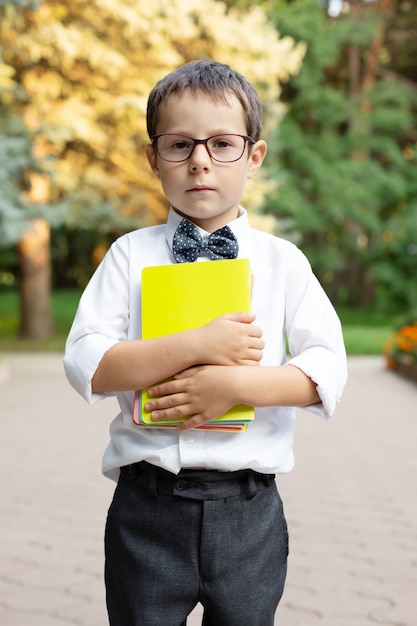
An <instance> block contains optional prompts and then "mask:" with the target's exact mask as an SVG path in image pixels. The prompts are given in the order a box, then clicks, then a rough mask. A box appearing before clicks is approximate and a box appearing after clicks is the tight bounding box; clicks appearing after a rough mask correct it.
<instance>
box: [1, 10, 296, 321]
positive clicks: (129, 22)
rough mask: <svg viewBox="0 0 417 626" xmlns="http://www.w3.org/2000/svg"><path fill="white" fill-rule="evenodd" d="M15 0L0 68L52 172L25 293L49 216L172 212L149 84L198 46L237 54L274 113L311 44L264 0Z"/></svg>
mask: <svg viewBox="0 0 417 626" xmlns="http://www.w3.org/2000/svg"><path fill="white" fill-rule="evenodd" d="M17 4H19V5H20V7H18V8H17V7H16V6H15V7H13V6H12V5H11V3H5V1H4V0H2V4H0V50H1V54H2V58H3V65H2V66H1V67H2V68H3V74H0V76H1V75H3V76H4V75H5V76H6V78H7V79H8V80H10V77H12V80H13V83H14V86H15V91H16V92H17V91H19V90H20V93H19V96H20V100H19V102H18V99H17V98H15V99H14V101H13V102H9V108H10V107H11V108H12V109H14V110H16V111H17V112H18V113H20V114H21V116H22V119H23V120H24V123H25V125H26V127H27V128H28V129H29V130H30V132H31V133H32V134H33V142H32V155H33V156H34V157H35V158H37V159H40V160H42V162H43V170H44V172H46V173H48V176H45V174H41V173H37V174H35V173H33V174H32V176H31V177H30V182H31V185H30V188H29V189H28V190H27V193H26V200H27V202H28V203H29V204H30V205H31V206H32V207H33V208H36V206H37V207H38V208H39V209H41V208H42V211H39V215H38V216H36V219H35V216H34V220H33V221H32V222H30V224H28V228H27V229H26V230H25V233H24V234H23V235H22V236H21V239H20V245H19V250H20V254H21V268H22V275H21V285H22V294H25V293H27V285H28V277H29V275H30V273H31V271H33V270H34V268H35V265H36V264H37V263H42V264H47V263H49V258H48V255H47V254H46V250H47V247H48V239H49V228H48V224H47V222H50V221H51V220H53V219H55V220H56V221H57V222H60V221H61V222H64V223H66V224H67V226H73V227H74V228H80V227H81V228H90V229H97V230H100V231H106V230H115V229H116V228H117V229H119V230H127V229H129V228H132V227H133V226H134V227H138V226H144V225H148V224H154V223H158V222H160V221H162V220H163V219H164V217H165V214H166V203H165V200H164V197H163V195H162V193H161V190H160V186H159V181H158V180H157V179H156V178H154V177H152V175H151V174H150V170H149V167H148V164H147V162H146V160H145V158H144V147H145V144H146V142H147V141H148V138H147V136H146V127H145V109H146V102H147V96H148V93H149V91H150V89H151V88H152V87H153V85H154V84H155V82H156V81H157V80H158V79H159V78H161V77H162V76H163V75H164V74H166V73H167V72H169V71H170V70H172V69H174V68H175V67H177V66H179V65H181V64H182V63H184V62H187V61H189V60H191V59H193V58H201V57H206V58H216V59H218V60H220V61H223V62H226V63H230V64H231V65H233V66H234V67H235V68H236V69H238V70H239V71H241V72H242V73H244V74H245V75H246V76H247V77H248V78H249V80H252V81H253V82H254V83H255V84H256V85H257V86H258V88H259V91H260V93H261V94H262V97H263V100H264V102H265V110H266V115H267V117H268V116H273V115H276V113H277V103H278V97H279V81H285V80H287V79H288V77H289V74H291V73H294V72H296V71H298V69H299V66H300V62H301V58H302V55H303V52H304V47H303V45H302V44H297V45H294V41H293V40H292V39H291V38H289V37H286V38H283V39H280V38H279V37H278V35H277V33H276V31H275V28H274V27H273V26H272V25H271V24H269V23H268V22H267V19H266V17H265V15H264V13H263V12H262V10H261V9H259V8H258V7H256V6H254V7H252V8H251V9H249V10H248V11H247V12H245V13H239V12H238V11H236V10H234V9H231V10H230V11H229V10H227V8H226V6H225V5H223V4H222V3H219V2H215V0H181V2H179V0H177V1H175V0H167V1H163V2H162V1H156V2H151V3H150V2H148V1H147V0H138V1H137V2H132V1H131V0H106V2H102V1H99V0H92V1H91V2H87V3H86V2H84V0H57V1H52V0H45V1H44V2H42V3H40V4H39V7H38V8H37V10H34V9H35V7H33V6H27V5H25V2H24V0H21V1H20V2H18V3H17ZM1 7H2V8H1ZM259 184H262V179H260V183H259V182H258V189H259ZM253 189H254V190H255V189H256V187H255V186H254V187H253ZM252 195H253V198H254V199H255V198H256V196H258V203H260V201H261V200H260V198H259V194H256V193H255V192H254V191H252ZM51 208H53V209H54V210H53V211H51V210H49V209H51ZM6 210H7V211H8V210H9V208H7V207H5V211H6ZM22 217H25V216H24V214H23V213H22ZM35 244H37V245H38V246H39V247H36V245H35ZM31 252H33V253H34V256H33V257H32V259H31V260H30V261H29V258H28V255H29V254H30V253H31ZM26 261H29V262H28V263H26ZM38 270H39V271H40V268H39V267H38ZM48 275H49V274H48V272H47V271H45V272H44V273H43V276H44V285H47V276H48ZM37 289H38V290H40V286H39V285H38V288H37ZM43 292H45V290H43ZM39 293H40V292H39ZM38 295H39V294H38ZM31 300H32V298H31ZM28 310H32V311H33V312H34V311H36V310H37V309H35V308H34V307H33V306H32V307H31V306H29V307H28ZM41 310H43V309H42V308H41Z"/></svg>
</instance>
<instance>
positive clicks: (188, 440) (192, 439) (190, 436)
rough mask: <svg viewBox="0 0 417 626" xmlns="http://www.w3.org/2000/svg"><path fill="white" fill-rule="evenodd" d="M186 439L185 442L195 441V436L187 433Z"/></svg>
mask: <svg viewBox="0 0 417 626" xmlns="http://www.w3.org/2000/svg"><path fill="white" fill-rule="evenodd" d="M184 441H185V443H194V437H193V436H192V435H185V437H184Z"/></svg>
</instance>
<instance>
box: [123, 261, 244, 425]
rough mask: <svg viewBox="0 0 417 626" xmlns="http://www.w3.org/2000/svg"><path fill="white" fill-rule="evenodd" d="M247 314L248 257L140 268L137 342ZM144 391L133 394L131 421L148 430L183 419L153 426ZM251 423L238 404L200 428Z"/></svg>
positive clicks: (154, 423)
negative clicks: (140, 335)
mask: <svg viewBox="0 0 417 626" xmlns="http://www.w3.org/2000/svg"><path fill="white" fill-rule="evenodd" d="M250 310H251V275H250V264H249V259H233V260H222V261H207V262H197V263H178V264H175V265H162V266H156V267H146V268H144V269H143V270H142V338H143V339H151V338H154V337H161V336H164V335H169V334H173V333H177V332H181V331H183V330H188V329H192V328H198V327H199V326H203V325H204V324H206V323H208V322H210V321H211V320H213V319H215V318H216V317H219V316H220V315H224V314H226V313H234V312H236V311H245V312H250ZM147 400H148V394H147V389H144V390H142V391H137V392H136V394H135V402H134V407H133V421H134V423H135V424H137V425H138V426H144V427H147V428H164V427H165V428H166V427H168V428H169V427H171V428H172V427H175V426H176V425H177V424H179V423H181V422H183V421H184V420H185V419H186V418H183V419H180V420H178V419H175V420H165V421H163V422H161V421H158V422H155V421H153V420H152V418H151V414H150V413H148V412H146V411H145V410H144V408H143V407H144V404H145V403H146V402H147ZM253 419H254V409H253V407H248V406H246V405H238V406H236V407H233V408H232V409H231V410H230V411H228V413H226V414H225V415H223V416H222V417H219V418H218V419H217V420H214V421H213V422H209V423H207V424H205V425H203V426H202V427H201V428H204V429H216V430H217V429H218V430H222V431H225V430H226V431H231V432H239V431H241V430H244V429H245V428H246V424H247V423H248V422H250V421H252V420H253Z"/></svg>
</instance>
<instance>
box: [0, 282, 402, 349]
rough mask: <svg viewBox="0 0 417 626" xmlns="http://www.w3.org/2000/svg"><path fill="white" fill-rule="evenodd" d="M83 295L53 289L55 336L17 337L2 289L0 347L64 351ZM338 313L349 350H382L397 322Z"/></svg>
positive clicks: (13, 295)
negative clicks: (37, 337) (47, 337)
mask: <svg viewBox="0 0 417 626" xmlns="http://www.w3.org/2000/svg"><path fill="white" fill-rule="evenodd" d="M80 295H81V292H80V291H79V290H76V289H68V290H60V291H55V292H53V294H52V311H53V316H54V321H55V333H54V336H53V337H52V338H51V339H48V340H36V341H34V340H27V339H20V338H19V337H18V329H19V295H18V293H17V292H16V291H14V290H5V291H0V351H3V352H4V351H12V352H14V351H39V350H41V351H48V352H54V351H55V352H62V351H63V350H64V345H65V339H66V336H67V334H68V331H69V328H70V326H71V323H72V320H73V318H74V314H75V311H76V309H77V304H78V301H79V298H80ZM338 313H339V315H340V318H341V321H342V326H343V334H344V338H345V344H346V349H347V352H348V354H350V355H360V354H367V355H376V354H381V350H382V346H383V345H384V343H385V341H386V339H387V337H388V336H389V334H390V332H391V331H392V329H393V327H394V325H395V322H396V317H395V316H394V315H381V314H377V313H376V312H375V311H371V310H368V311H367V310H364V309H360V310H353V311H352V310H349V309H340V310H338Z"/></svg>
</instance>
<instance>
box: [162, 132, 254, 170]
mask: <svg viewBox="0 0 417 626" xmlns="http://www.w3.org/2000/svg"><path fill="white" fill-rule="evenodd" d="M151 139H152V144H153V146H154V148H156V151H157V153H158V154H159V156H160V157H161V159H163V160H164V161H170V162H171V163H181V162H182V161H187V159H189V158H190V156H191V155H192V153H193V152H194V148H195V147H196V145H197V144H199V143H202V144H203V145H204V146H205V148H206V150H207V152H208V153H209V155H210V157H211V158H212V159H213V161H218V162H219V163H232V162H233V161H239V159H240V158H241V157H242V155H243V153H244V151H245V147H246V143H247V142H249V143H250V144H254V143H256V142H255V140H254V139H252V137H248V136H247V135H235V134H225V135H213V137H208V138H207V139H193V138H192V137H187V136H186V135H176V134H174V133H165V134H163V135H154V136H153V137H152V138H151Z"/></svg>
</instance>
